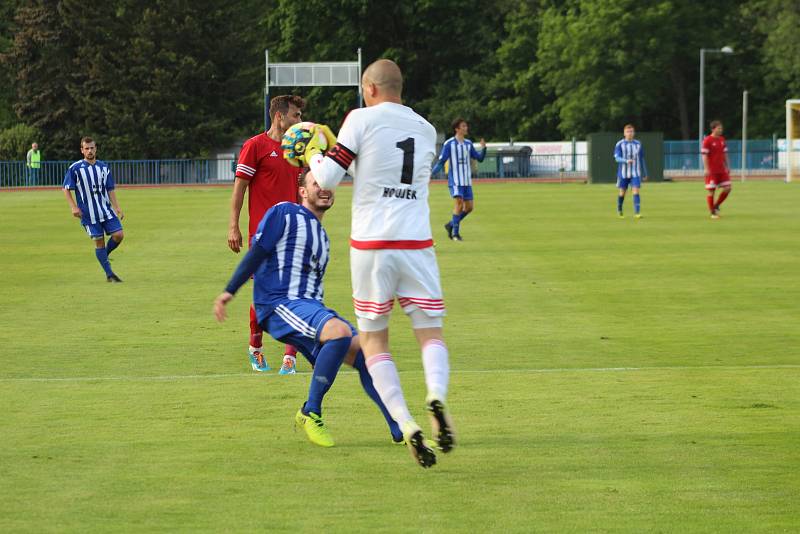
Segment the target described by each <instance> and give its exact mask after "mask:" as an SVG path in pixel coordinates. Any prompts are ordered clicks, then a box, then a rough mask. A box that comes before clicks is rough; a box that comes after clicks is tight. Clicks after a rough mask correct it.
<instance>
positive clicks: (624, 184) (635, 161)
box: [614, 124, 647, 219]
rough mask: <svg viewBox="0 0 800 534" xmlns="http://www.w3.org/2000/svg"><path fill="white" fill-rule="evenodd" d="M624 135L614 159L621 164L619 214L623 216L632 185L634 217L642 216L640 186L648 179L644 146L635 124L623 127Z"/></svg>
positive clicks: (618, 199)
mask: <svg viewBox="0 0 800 534" xmlns="http://www.w3.org/2000/svg"><path fill="white" fill-rule="evenodd" d="M623 135H624V137H623V138H622V139H620V140H619V141H617V144H616V145H615V146H614V160H615V161H616V162H617V163H618V164H619V165H617V189H619V196H617V215H618V216H619V217H620V218H622V217H624V215H623V213H622V203H623V202H624V201H625V193H626V191H627V190H628V186H629V185H630V187H631V190H632V191H633V212H634V217H636V218H637V219H639V218H641V216H642V215H641V213H639V210H640V208H641V200H640V197H639V188H640V187H642V181H643V180H644V181H647V165H645V163H644V147H643V146H642V144H641V143H640V142H639V141H637V140H636V139H634V138H633V137H634V136H635V135H636V129H635V128H634V127H633V124H626V125H625V128H623Z"/></svg>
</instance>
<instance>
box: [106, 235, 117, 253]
mask: <svg viewBox="0 0 800 534" xmlns="http://www.w3.org/2000/svg"><path fill="white" fill-rule="evenodd" d="M118 246H119V243H117V242H116V241H114V238H113V237H112V238H109V239H108V243H107V244H106V255H108V254H111V253H112V252H114V249H115V248H117V247H118Z"/></svg>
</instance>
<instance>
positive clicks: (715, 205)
mask: <svg viewBox="0 0 800 534" xmlns="http://www.w3.org/2000/svg"><path fill="white" fill-rule="evenodd" d="M702 153H703V168H704V169H705V173H706V191H707V196H706V201H707V202H708V209H709V211H710V212H711V218H712V219H719V207H720V205H721V204H722V203H723V202H725V199H726V198H728V195H729V194H730V193H731V176H730V174H729V172H728V170H729V169H730V166H729V165H728V146H727V145H726V144H725V138H724V137H722V123H721V122H720V121H711V135H708V136H706V138H705V139H703V149H702ZM717 188H720V189H722V192H721V193H720V194H719V197H718V198H717V201H716V202H714V191H715V190H716V189H717Z"/></svg>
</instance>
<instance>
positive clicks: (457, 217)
mask: <svg viewBox="0 0 800 534" xmlns="http://www.w3.org/2000/svg"><path fill="white" fill-rule="evenodd" d="M459 222H461V216H460V215H456V214H455V213H454V214H453V223H452V224H453V235H458V223H459Z"/></svg>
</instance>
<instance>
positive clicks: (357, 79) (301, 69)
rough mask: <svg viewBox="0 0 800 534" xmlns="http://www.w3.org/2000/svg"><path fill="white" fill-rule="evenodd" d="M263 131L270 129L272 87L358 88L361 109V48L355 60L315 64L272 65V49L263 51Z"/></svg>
mask: <svg viewBox="0 0 800 534" xmlns="http://www.w3.org/2000/svg"><path fill="white" fill-rule="evenodd" d="M264 63H265V66H264V75H265V80H264V131H267V130H269V127H270V120H271V117H270V116H269V88H270V87H278V86H280V87H352V86H355V87H357V88H358V107H361V104H362V101H363V95H362V93H361V49H360V48H359V49H358V59H357V60H356V61H327V62H313V63H270V62H269V49H266V50H264Z"/></svg>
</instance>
